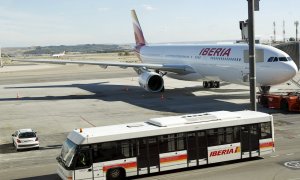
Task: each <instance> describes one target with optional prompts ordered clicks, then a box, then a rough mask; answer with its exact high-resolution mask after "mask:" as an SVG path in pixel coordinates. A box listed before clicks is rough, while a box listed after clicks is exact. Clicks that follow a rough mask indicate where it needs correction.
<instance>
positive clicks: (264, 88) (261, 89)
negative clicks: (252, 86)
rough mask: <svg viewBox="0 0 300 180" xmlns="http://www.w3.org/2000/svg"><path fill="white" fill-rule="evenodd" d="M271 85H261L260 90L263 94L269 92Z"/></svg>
mask: <svg viewBox="0 0 300 180" xmlns="http://www.w3.org/2000/svg"><path fill="white" fill-rule="evenodd" d="M270 89H271V86H260V88H259V91H260V92H261V93H262V94H269V92H270Z"/></svg>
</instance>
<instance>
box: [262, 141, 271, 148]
mask: <svg viewBox="0 0 300 180" xmlns="http://www.w3.org/2000/svg"><path fill="white" fill-rule="evenodd" d="M273 145H274V143H273V142H265V143H261V144H260V145H259V148H268V147H273Z"/></svg>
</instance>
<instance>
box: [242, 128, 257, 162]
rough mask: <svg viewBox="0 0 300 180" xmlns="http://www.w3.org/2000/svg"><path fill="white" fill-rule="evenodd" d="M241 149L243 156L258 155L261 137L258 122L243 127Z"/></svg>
mask: <svg viewBox="0 0 300 180" xmlns="http://www.w3.org/2000/svg"><path fill="white" fill-rule="evenodd" d="M241 151H242V158H247V157H255V156H258V152H259V137H258V125H257V124H250V125H244V126H242V127H241Z"/></svg>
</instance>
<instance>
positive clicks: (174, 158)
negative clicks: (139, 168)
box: [160, 154, 187, 163]
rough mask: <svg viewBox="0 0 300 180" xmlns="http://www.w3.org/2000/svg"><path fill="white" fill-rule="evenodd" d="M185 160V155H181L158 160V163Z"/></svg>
mask: <svg viewBox="0 0 300 180" xmlns="http://www.w3.org/2000/svg"><path fill="white" fill-rule="evenodd" d="M186 159H187V155H186V154H183V155H179V156H171V157H164V158H160V163H168V162H174V161H182V160H186Z"/></svg>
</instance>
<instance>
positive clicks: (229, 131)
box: [225, 127, 233, 144]
mask: <svg viewBox="0 0 300 180" xmlns="http://www.w3.org/2000/svg"><path fill="white" fill-rule="evenodd" d="M225 129H226V139H225V141H226V144H231V143H233V128H232V127H227V128H225Z"/></svg>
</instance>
